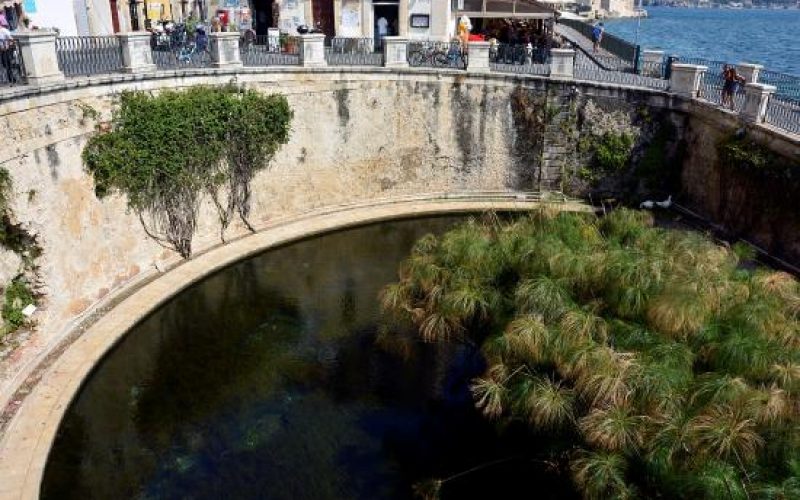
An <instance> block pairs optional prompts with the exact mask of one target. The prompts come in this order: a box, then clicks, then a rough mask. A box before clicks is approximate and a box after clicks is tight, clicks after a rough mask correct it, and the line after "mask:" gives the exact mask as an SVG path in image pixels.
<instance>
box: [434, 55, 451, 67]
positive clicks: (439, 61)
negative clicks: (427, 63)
mask: <svg viewBox="0 0 800 500" xmlns="http://www.w3.org/2000/svg"><path fill="white" fill-rule="evenodd" d="M448 66H450V60H449V59H448V57H447V54H445V53H444V52H436V53H435V54H433V67H434V68H446V67H448Z"/></svg>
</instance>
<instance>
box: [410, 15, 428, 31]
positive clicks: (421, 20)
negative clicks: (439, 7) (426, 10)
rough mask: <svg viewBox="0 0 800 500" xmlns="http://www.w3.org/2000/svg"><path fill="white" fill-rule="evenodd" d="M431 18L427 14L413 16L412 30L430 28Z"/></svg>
mask: <svg viewBox="0 0 800 500" xmlns="http://www.w3.org/2000/svg"><path fill="white" fill-rule="evenodd" d="M430 26H431V16H429V15H427V14H411V27H412V28H430Z"/></svg>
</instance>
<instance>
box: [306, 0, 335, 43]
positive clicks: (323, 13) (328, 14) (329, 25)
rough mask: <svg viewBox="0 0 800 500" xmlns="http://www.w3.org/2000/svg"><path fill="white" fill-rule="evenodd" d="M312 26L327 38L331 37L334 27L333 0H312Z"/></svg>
mask: <svg viewBox="0 0 800 500" xmlns="http://www.w3.org/2000/svg"><path fill="white" fill-rule="evenodd" d="M311 8H312V10H313V12H314V27H316V28H319V29H321V30H322V32H323V33H325V36H326V37H328V38H333V36H334V35H335V34H336V28H335V26H334V23H333V0H312V1H311Z"/></svg>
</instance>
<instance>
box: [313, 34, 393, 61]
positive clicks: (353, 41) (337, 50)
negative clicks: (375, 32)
mask: <svg viewBox="0 0 800 500" xmlns="http://www.w3.org/2000/svg"><path fill="white" fill-rule="evenodd" d="M327 45H328V46H327V47H325V60H326V61H327V63H328V64H329V65H330V66H383V51H378V52H376V51H375V39H374V38H351V37H342V36H336V37H333V38H329V39H328V40H327Z"/></svg>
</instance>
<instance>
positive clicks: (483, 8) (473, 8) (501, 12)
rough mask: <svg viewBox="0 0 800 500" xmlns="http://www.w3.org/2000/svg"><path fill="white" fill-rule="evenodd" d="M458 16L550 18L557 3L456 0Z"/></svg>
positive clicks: (521, 0) (531, 0) (530, 0)
mask: <svg viewBox="0 0 800 500" xmlns="http://www.w3.org/2000/svg"><path fill="white" fill-rule="evenodd" d="M453 4H454V5H453V7H454V10H455V12H456V16H462V15H466V16H467V17H470V18H515V19H550V18H553V17H555V15H556V11H555V5H554V4H553V3H549V5H544V4H543V3H540V2H537V1H535V0H454V2H453Z"/></svg>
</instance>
